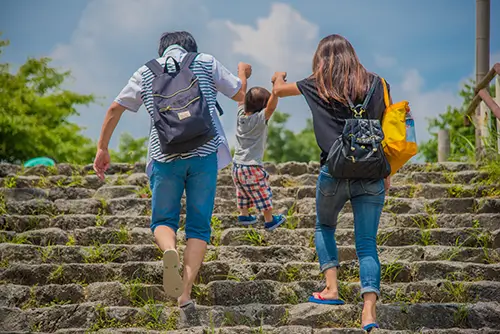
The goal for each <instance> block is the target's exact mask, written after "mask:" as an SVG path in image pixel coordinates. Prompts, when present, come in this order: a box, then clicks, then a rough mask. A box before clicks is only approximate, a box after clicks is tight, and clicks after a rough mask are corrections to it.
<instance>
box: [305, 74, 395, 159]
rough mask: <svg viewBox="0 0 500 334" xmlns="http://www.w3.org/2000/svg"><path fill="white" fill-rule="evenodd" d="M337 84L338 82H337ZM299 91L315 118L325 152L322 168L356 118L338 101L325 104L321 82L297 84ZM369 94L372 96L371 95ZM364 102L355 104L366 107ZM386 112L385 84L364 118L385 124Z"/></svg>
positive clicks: (313, 79)
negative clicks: (319, 86)
mask: <svg viewBox="0 0 500 334" xmlns="http://www.w3.org/2000/svg"><path fill="white" fill-rule="evenodd" d="M369 76H370V82H371V81H372V80H373V79H374V77H375V76H374V75H373V74H370V75H369ZM334 82H335V79H334ZM297 88H298V89H299V91H300V93H301V94H302V95H303V96H304V98H305V99H306V102H307V104H308V105H309V108H310V109H311V112H312V116H313V125H314V133H315V136H316V141H317V142H318V145H319V147H320V149H321V164H322V165H323V164H324V163H325V162H326V157H327V156H328V151H329V150H330V148H331V147H332V145H333V143H334V141H335V140H336V139H337V138H338V137H339V136H340V135H341V134H342V131H343V129H344V125H345V120H346V119H349V118H353V117H354V114H353V112H352V111H351V109H350V108H349V107H348V106H347V105H345V104H343V103H341V102H339V101H336V100H331V101H332V102H327V101H325V100H324V99H323V98H322V97H321V96H320V93H319V90H318V85H317V80H316V79H315V78H314V77H313V76H311V77H309V78H306V79H303V80H301V81H298V82H297ZM367 93H368V92H367ZM363 99H364V97H363V98H362V99H359V98H358V99H357V100H355V101H353V103H354V105H357V104H362V103H363ZM384 110H385V103H384V88H383V85H382V83H381V82H379V84H378V85H377V87H376V88H375V91H374V93H373V96H372V98H371V99H370V102H369V103H368V108H367V110H366V114H365V115H363V117H364V118H371V119H379V120H380V121H381V120H382V117H383V115H384Z"/></svg>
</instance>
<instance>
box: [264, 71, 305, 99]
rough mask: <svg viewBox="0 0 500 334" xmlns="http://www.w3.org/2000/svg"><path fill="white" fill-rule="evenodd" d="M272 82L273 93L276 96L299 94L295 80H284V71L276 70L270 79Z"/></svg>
mask: <svg viewBox="0 0 500 334" xmlns="http://www.w3.org/2000/svg"><path fill="white" fill-rule="evenodd" d="M271 82H272V83H273V94H275V95H276V96H278V97H287V96H296V95H300V94H301V93H300V90H299V88H298V87H297V83H296V82H292V83H287V82H286V72H276V73H274V75H273V78H272V79H271Z"/></svg>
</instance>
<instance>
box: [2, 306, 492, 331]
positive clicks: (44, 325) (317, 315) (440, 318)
mask: <svg viewBox="0 0 500 334" xmlns="http://www.w3.org/2000/svg"><path fill="white" fill-rule="evenodd" d="M360 312H361V307H360V306H359V305H352V304H348V305H343V306H335V307H332V306H329V305H314V304H310V303H304V304H298V305H262V304H248V305H241V306H236V307H234V306H231V307H224V306H217V307H208V306H202V305H198V306H197V307H196V310H194V311H192V312H189V313H187V314H186V313H184V312H182V314H181V312H180V311H179V309H178V308H174V307H164V306H163V305H156V306H155V305H147V306H146V307H142V308H139V307H127V306H116V307H106V308H103V307H102V306H100V305H97V304H95V303H84V304H76V305H61V306H52V307H47V308H40V309H32V310H21V309H19V308H5V307H3V308H0V318H2V319H4V321H3V322H2V323H1V324H0V330H2V331H29V330H33V328H36V329H37V330H38V331H45V332H55V331H56V330H60V329H72V328H92V329H100V328H105V327H111V328H113V327H121V328H123V327H132V326H133V327H138V326H140V325H142V326H144V327H146V326H148V324H151V325H149V326H150V328H151V326H152V327H153V328H155V329H160V330H175V329H182V328H187V327H205V328H206V329H209V330H210V329H212V328H213V329H215V328H219V327H222V326H231V327H234V326H238V325H245V326H250V327H259V326H266V325H267V326H274V327H276V326H307V327H313V328H318V329H319V328H325V330H326V331H322V332H321V333H332V331H331V328H332V327H333V328H335V327H337V328H356V327H357V328H359V315H360ZM424 314H425V315H428V316H422V315H424ZM377 315H378V318H379V324H380V325H381V326H382V328H385V329H389V330H406V329H409V328H413V329H415V328H422V327H426V328H435V329H451V328H457V327H458V328H459V327H465V328H470V329H480V328H484V327H488V328H499V327H500V308H499V307H498V303H492V302H479V303H476V304H455V303H449V304H432V303H429V304H415V305H403V306H402V305H401V304H387V305H380V306H379V307H378V309H377ZM431 315H432V316H431ZM142 326H141V327H142ZM291 333H293V332H291ZM299 333H300V332H299ZM448 333H450V332H448Z"/></svg>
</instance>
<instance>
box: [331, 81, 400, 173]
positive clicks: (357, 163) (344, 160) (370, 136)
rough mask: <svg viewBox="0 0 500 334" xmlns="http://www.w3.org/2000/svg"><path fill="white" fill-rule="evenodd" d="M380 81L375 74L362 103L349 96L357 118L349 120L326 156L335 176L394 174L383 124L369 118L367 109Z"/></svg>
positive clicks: (348, 100) (349, 101)
mask: <svg viewBox="0 0 500 334" xmlns="http://www.w3.org/2000/svg"><path fill="white" fill-rule="evenodd" d="M379 80H380V78H379V77H378V76H375V78H374V79H373V82H372V85H371V87H370V90H369V92H368V94H367V95H366V98H365V100H364V102H363V104H362V105H357V106H354V104H353V103H352V101H351V99H350V98H349V97H347V102H348V103H349V108H350V109H351V111H352V112H353V113H354V118H351V119H346V123H345V126H344V130H343V132H342V134H341V135H340V136H339V137H338V138H337V139H336V140H335V142H334V143H333V145H332V147H331V149H330V152H329V153H328V158H327V165H328V171H329V173H330V175H332V176H333V177H335V178H339V179H383V178H386V177H387V176H389V174H390V173H391V167H390V165H389V163H388V161H387V159H386V157H385V154H384V149H383V147H382V140H383V139H384V132H383V131H382V125H381V124H380V121H379V120H378V119H370V118H369V113H368V111H367V110H366V107H367V106H368V103H369V102H370V99H371V97H372V95H373V92H374V91H375V87H376V86H377V84H378V83H379ZM364 116H366V118H363V117H364Z"/></svg>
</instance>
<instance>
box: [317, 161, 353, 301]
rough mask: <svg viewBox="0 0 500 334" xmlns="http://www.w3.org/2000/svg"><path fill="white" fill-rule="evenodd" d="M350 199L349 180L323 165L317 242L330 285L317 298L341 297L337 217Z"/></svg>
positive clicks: (318, 192) (319, 180)
mask: <svg viewBox="0 0 500 334" xmlns="http://www.w3.org/2000/svg"><path fill="white" fill-rule="evenodd" d="M346 201H347V192H346V188H345V181H341V180H337V179H334V178H333V177H331V176H330V174H328V169H327V168H326V166H324V167H322V168H321V172H320V174H319V177H318V182H317V185H316V229H315V234H314V237H315V239H314V241H315V245H316V252H317V254H318V259H319V264H320V269H321V271H322V272H323V273H324V275H325V279H326V288H325V290H323V291H322V292H321V293H314V294H313V295H314V297H315V298H318V297H321V298H323V299H338V297H339V296H338V284H337V267H338V266H339V258H338V250H337V243H336V241H335V230H336V228H337V217H338V215H339V212H340V210H342V208H343V207H344V204H345V202H346Z"/></svg>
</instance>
